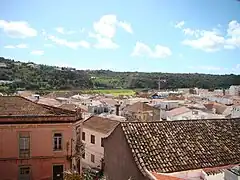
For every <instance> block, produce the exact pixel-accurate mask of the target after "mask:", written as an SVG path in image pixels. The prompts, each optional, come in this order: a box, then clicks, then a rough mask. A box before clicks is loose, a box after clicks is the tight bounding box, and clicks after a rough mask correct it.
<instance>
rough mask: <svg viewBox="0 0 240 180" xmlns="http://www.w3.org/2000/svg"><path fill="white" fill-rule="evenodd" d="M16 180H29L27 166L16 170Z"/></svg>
mask: <svg viewBox="0 0 240 180" xmlns="http://www.w3.org/2000/svg"><path fill="white" fill-rule="evenodd" d="M18 171H19V172H18V176H19V177H18V179H19V180H29V179H30V167H29V166H19V169H18Z"/></svg>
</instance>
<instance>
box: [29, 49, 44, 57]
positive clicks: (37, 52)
mask: <svg viewBox="0 0 240 180" xmlns="http://www.w3.org/2000/svg"><path fill="white" fill-rule="evenodd" d="M30 54H32V55H36V56H42V55H43V54H44V51H42V50H33V51H31V53H30Z"/></svg>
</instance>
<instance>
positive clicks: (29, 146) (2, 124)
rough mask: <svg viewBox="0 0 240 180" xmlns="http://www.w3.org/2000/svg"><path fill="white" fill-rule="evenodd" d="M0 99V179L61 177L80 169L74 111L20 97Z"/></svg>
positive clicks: (32, 179) (38, 179) (26, 179)
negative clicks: (69, 171)
mask: <svg viewBox="0 0 240 180" xmlns="http://www.w3.org/2000/svg"><path fill="white" fill-rule="evenodd" d="M0 101H1V104H0V174H1V178H0V179H9V180H11V179H12V180H15V179H23V180H28V179H29V180H30V179H31V180H35V179H36V180H40V179H42V180H43V179H45V180H47V179H49V180H50V179H54V180H62V179H63V172H64V171H65V170H69V169H75V170H78V171H79V172H80V168H81V167H80V164H81V163H80V160H79V159H78V162H76V158H74V155H76V152H75V151H74V150H73V149H74V148H73V147H74V146H75V145H76V131H77V130H76V126H75V123H76V122H78V117H77V116H76V114H75V113H73V112H71V111H67V110H63V109H60V108H54V107H50V106H45V105H39V104H36V103H33V102H31V101H29V100H26V99H24V98H22V97H0ZM2 102H3V103H2ZM13 105H14V106H13Z"/></svg>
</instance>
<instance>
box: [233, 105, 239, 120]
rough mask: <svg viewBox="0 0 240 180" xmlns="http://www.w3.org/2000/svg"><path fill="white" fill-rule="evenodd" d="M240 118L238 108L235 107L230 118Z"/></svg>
mask: <svg viewBox="0 0 240 180" xmlns="http://www.w3.org/2000/svg"><path fill="white" fill-rule="evenodd" d="M237 117H240V106H235V107H233V109H232V118H237Z"/></svg>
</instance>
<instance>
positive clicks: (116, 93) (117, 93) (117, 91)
mask: <svg viewBox="0 0 240 180" xmlns="http://www.w3.org/2000/svg"><path fill="white" fill-rule="evenodd" d="M81 92H82V93H85V94H112V95H113V96H121V95H122V96H132V95H134V94H135V92H134V91H133V90H131V89H94V90H83V91H81Z"/></svg>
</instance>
